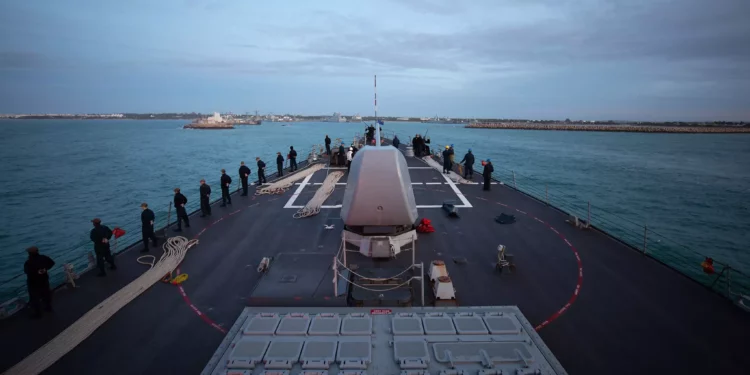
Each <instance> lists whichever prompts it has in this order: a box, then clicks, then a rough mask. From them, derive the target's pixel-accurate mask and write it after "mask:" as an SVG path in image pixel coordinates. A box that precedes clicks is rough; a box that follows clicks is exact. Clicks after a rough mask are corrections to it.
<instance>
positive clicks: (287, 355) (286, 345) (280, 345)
mask: <svg viewBox="0 0 750 375" xmlns="http://www.w3.org/2000/svg"><path fill="white" fill-rule="evenodd" d="M303 343H304V342H302V341H274V342H272V343H271V345H270V346H269V347H268V351H267V352H266V355H265V356H264V357H263V361H264V362H265V363H266V368H270V364H271V363H272V362H275V363H278V362H288V363H290V364H292V365H293V364H294V363H295V362H297V361H299V356H300V352H302V344H303ZM284 366H286V365H284ZM273 368H278V367H273ZM284 368H286V367H284Z"/></svg>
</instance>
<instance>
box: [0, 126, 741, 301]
mask: <svg viewBox="0 0 750 375" xmlns="http://www.w3.org/2000/svg"><path fill="white" fill-rule="evenodd" d="M182 125H184V121H128V120H86V121H78V120H20V121H19V120H6V121H0V196H2V209H3V215H1V216H0V220H1V221H0V282H4V281H6V280H8V279H11V278H12V277H14V276H16V275H18V274H19V273H20V272H21V271H22V266H23V262H24V260H25V254H24V249H25V248H26V247H28V246H31V245H36V246H39V247H40V249H41V250H42V252H44V253H46V254H49V255H51V256H52V257H53V258H55V259H56V260H58V264H60V263H63V262H67V261H73V260H75V261H78V262H80V261H83V260H85V254H86V252H87V251H88V250H89V249H90V245H89V242H88V231H89V229H90V226H91V223H90V220H91V218H93V217H100V218H102V220H103V221H104V222H105V223H106V224H109V225H110V226H122V227H124V228H125V229H126V230H128V232H129V233H128V235H127V236H126V237H125V238H123V239H121V244H120V246H122V245H123V244H124V243H128V242H132V241H134V240H135V239H136V238H137V237H138V225H139V214H140V208H139V205H140V203H141V202H148V203H149V205H150V206H151V207H152V208H153V209H154V211H155V212H156V213H157V216H158V218H159V220H160V222H164V221H165V220H166V212H167V206H168V204H169V202H170V200H171V199H172V189H173V188H174V187H181V188H182V190H183V193H185V194H186V195H187V197H188V199H189V200H190V203H189V206H190V207H196V206H197V190H198V181H199V180H200V179H201V178H205V179H206V180H207V181H208V182H209V183H210V184H213V185H216V186H217V187H218V180H219V175H220V172H219V171H220V169H221V168H226V169H227V170H228V172H229V173H230V174H231V175H233V176H234V175H236V173H237V168H238V166H239V161H240V160H244V161H246V162H248V163H250V165H251V167H252V170H253V173H254V172H255V168H254V158H255V156H261V157H262V158H263V159H264V160H266V162H268V163H269V165H273V164H274V163H273V162H272V161H273V160H274V157H275V154H276V152H277V151H281V152H282V153H283V154H286V152H287V150H288V149H289V146H290V145H294V146H295V148H296V149H298V150H299V151H300V154H301V155H306V154H307V153H308V152H309V150H310V148H309V146H310V145H311V144H313V143H322V138H323V136H324V135H325V134H329V135H330V136H331V138H337V137H341V138H344V139H345V140H346V141H347V143H349V142H351V139H352V137H353V136H354V134H355V133H357V132H361V131H362V128H363V126H361V124H349V123H341V124H339V123H292V124H291V125H290V126H281V123H265V124H263V125H261V126H243V127H239V128H237V129H234V130H217V131H202V130H184V129H182ZM384 128H385V129H387V130H391V131H395V132H396V134H398V135H399V136H400V138H401V139H402V142H403V141H408V137H409V135H412V136H413V135H414V134H415V133H424V132H425V131H427V130H428V129H429V136H430V138H431V139H432V144H433V147H435V146H437V145H441V144H446V143H453V144H455V148H456V153H457V156H458V157H459V160H460V158H461V157H462V155H463V153H464V152H465V151H466V149H467V148H468V147H471V148H473V150H474V153H475V154H476V155H477V157H478V158H487V157H490V158H492V160H493V163H494V164H495V168H496V170H497V172H498V175H499V177H500V178H501V179H502V180H503V181H504V182H505V183H507V184H513V174H512V172H511V170H512V171H514V172H515V173H516V176H515V177H516V184H517V185H518V187H519V188H520V189H522V190H524V191H527V192H529V193H531V194H534V195H536V196H538V197H545V188H546V189H547V191H548V192H549V197H550V201H551V202H552V203H553V204H555V205H556V206H562V207H563V208H565V209H566V210H570V211H573V212H575V213H577V214H579V216H582V217H585V216H586V214H587V212H586V211H587V202H589V201H590V202H591V205H592V222H593V223H594V224H595V225H599V226H602V227H604V228H605V229H607V230H608V231H610V232H612V233H614V234H615V235H617V236H618V237H621V238H623V239H624V240H626V241H628V242H629V243H631V244H639V243H642V242H643V225H644V224H647V225H648V228H649V236H648V240H649V249H650V250H649V251H654V252H657V255H658V256H657V257H658V258H660V259H662V260H664V261H666V262H668V263H670V264H673V265H675V267H677V268H680V269H682V270H683V271H685V272H688V273H690V272H693V271H695V272H697V270H699V267H698V263H699V262H700V260H702V259H700V256H698V253H701V254H708V255H711V256H713V257H715V259H716V260H719V261H723V262H727V263H730V264H731V265H732V266H734V267H736V268H737V269H739V270H742V271H744V272H745V273H750V254H749V253H748V250H747V244H748V243H750V206H749V203H748V202H750V199H748V196H750V167H748V162H749V161H750V135H742V134H640V133H606V132H562V131H530V130H487V129H464V128H463V127H462V126H461V125H438V124H415V123H387V124H386V125H385V127H384ZM457 161H458V160H457ZM477 164H478V163H477ZM477 168H478V166H477ZM274 169H275V167H270V168H269V170H274ZM235 180H237V179H236V178H235ZM23 285H24V278H23V277H19V278H17V279H15V280H13V281H11V282H9V283H5V284H4V285H3V286H0V296H3V297H5V296H7V295H8V293H11V292H13V291H14V290H16V289H18V288H19V287H22V286H23ZM0 302H2V301H0Z"/></svg>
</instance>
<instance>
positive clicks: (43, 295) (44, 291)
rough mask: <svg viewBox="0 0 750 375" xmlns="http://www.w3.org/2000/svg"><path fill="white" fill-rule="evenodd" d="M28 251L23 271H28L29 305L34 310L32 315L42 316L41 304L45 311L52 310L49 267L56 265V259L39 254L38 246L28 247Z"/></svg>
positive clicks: (35, 316) (33, 316)
mask: <svg viewBox="0 0 750 375" xmlns="http://www.w3.org/2000/svg"><path fill="white" fill-rule="evenodd" d="M26 252H28V253H29V259H28V260H26V263H24V265H23V272H24V273H26V287H27V288H28V291H29V306H31V309H32V310H33V314H32V315H31V317H32V318H39V317H41V316H42V311H41V305H44V310H45V311H52V290H50V288H49V269H50V268H52V267H53V266H54V265H55V261H53V260H52V259H51V258H50V257H48V256H46V255H42V254H39V248H37V247H36V246H32V247H30V248H28V249H26ZM40 302H41V303H40Z"/></svg>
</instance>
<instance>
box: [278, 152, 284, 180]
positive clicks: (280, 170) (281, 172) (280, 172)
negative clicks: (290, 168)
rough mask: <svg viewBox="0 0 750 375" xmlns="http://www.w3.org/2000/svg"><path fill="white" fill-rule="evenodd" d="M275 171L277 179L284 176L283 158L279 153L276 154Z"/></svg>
mask: <svg viewBox="0 0 750 375" xmlns="http://www.w3.org/2000/svg"><path fill="white" fill-rule="evenodd" d="M276 170H277V171H278V175H279V177H281V176H283V175H284V157H283V156H282V155H281V152H277V153H276Z"/></svg>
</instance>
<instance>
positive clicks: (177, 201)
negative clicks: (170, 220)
mask: <svg viewBox="0 0 750 375" xmlns="http://www.w3.org/2000/svg"><path fill="white" fill-rule="evenodd" d="M186 204H187V198H186V197H185V196H184V195H182V193H180V188H175V189H174V207H175V210H176V211H177V228H176V229H175V230H174V231H175V232H182V222H183V221H184V222H185V228H190V218H188V214H187V210H185V205H186Z"/></svg>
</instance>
